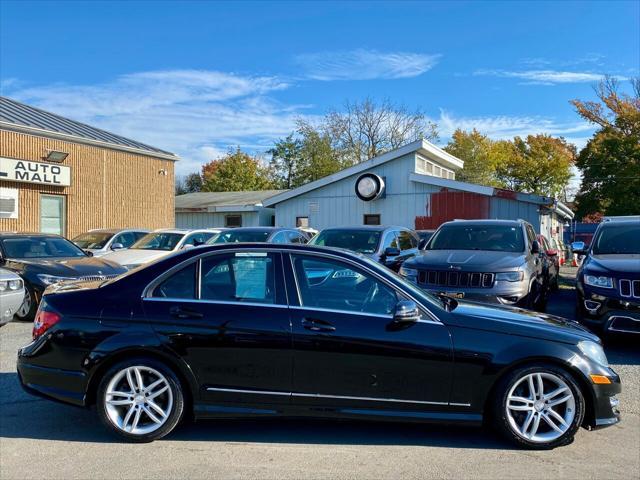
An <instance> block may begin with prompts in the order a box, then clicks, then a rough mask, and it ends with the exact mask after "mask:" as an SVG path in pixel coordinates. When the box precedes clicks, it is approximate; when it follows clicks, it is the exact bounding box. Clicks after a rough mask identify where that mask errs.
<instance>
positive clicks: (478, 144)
mask: <svg viewBox="0 0 640 480" xmlns="http://www.w3.org/2000/svg"><path fill="white" fill-rule="evenodd" d="M444 150H445V151H447V152H448V153H450V154H451V155H454V156H456V157H458V158H459V159H460V160H462V161H463V162H464V168H463V169H462V170H460V171H459V172H457V173H456V179H457V180H460V181H462V182H470V183H478V184H480V185H489V186H494V187H502V186H504V185H503V183H502V182H501V181H500V180H499V179H498V178H497V176H496V168H497V166H498V164H500V163H501V162H503V161H504V155H503V154H502V149H500V148H497V147H496V142H493V141H492V140H491V139H489V138H488V137H487V136H486V135H482V134H481V133H480V132H478V131H477V130H476V129H475V128H474V129H473V130H472V131H471V132H465V131H463V130H461V129H457V130H456V131H455V132H453V135H452V137H451V140H450V141H449V143H448V144H447V146H446V147H444Z"/></svg>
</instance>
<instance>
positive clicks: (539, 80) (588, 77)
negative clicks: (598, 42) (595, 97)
mask: <svg viewBox="0 0 640 480" xmlns="http://www.w3.org/2000/svg"><path fill="white" fill-rule="evenodd" d="M473 74H474V75H475V76H493V77H503V78H518V79H520V80H526V83H527V84H538V85H556V84H559V83H588V82H598V81H600V80H602V78H603V77H604V75H603V74H600V73H592V72H568V71H558V70H523V71H508V70H476V71H475V72H473ZM616 78H617V79H618V80H625V79H626V78H625V77H616Z"/></svg>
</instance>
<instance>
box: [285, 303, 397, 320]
mask: <svg viewBox="0 0 640 480" xmlns="http://www.w3.org/2000/svg"><path fill="white" fill-rule="evenodd" d="M289 308H290V309H292V310H311V311H313V312H316V311H317V312H330V313H343V314H348V315H365V316H367V317H376V318H388V319H393V315H391V314H381V313H369V312H356V311H353V310H340V309H339V308H323V307H305V306H300V307H299V306H297V305H292V306H290V307H289Z"/></svg>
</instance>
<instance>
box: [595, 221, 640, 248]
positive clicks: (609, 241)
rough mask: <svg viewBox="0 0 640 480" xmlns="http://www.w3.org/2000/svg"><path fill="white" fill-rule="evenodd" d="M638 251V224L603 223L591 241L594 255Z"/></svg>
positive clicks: (639, 240)
mask: <svg viewBox="0 0 640 480" xmlns="http://www.w3.org/2000/svg"><path fill="white" fill-rule="evenodd" d="M620 253H622V254H627V255H628V254H632V253H640V225H639V224H637V223H634V224H632V222H629V224H628V225H603V226H602V227H600V230H599V232H598V236H597V238H596V239H595V240H594V241H593V254H594V255H607V254H620Z"/></svg>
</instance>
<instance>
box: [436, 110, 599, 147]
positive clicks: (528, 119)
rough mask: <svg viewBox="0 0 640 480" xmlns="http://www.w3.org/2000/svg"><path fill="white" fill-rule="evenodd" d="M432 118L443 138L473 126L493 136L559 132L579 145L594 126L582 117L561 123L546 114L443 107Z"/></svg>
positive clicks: (581, 144) (580, 145)
mask: <svg viewBox="0 0 640 480" xmlns="http://www.w3.org/2000/svg"><path fill="white" fill-rule="evenodd" d="M434 121H435V122H437V124H438V130H439V131H440V138H441V140H443V141H445V142H446V141H447V140H448V139H449V138H451V135H453V132H454V131H455V130H456V129H458V128H460V129H462V130H472V129H474V128H475V129H476V130H478V131H479V132H480V133H482V134H484V135H487V136H488V137H489V138H493V139H496V140H504V139H510V138H513V137H515V136H520V137H525V136H527V135H535V134H538V133H544V134H547V135H552V136H555V137H560V136H562V137H564V138H565V139H566V140H567V141H569V142H571V143H574V144H575V145H576V146H577V147H578V148H581V147H583V146H584V145H585V144H586V141H587V140H588V139H589V137H588V136H587V135H585V134H588V133H589V132H592V131H593V130H594V128H593V125H590V124H588V123H586V122H582V121H577V122H571V123H562V122H558V121H556V120H554V119H551V118H546V117H538V116H508V115H497V116H479V117H456V116H454V115H452V114H450V113H448V112H446V111H444V110H441V111H440V117H439V118H437V119H435V120H434Z"/></svg>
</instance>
